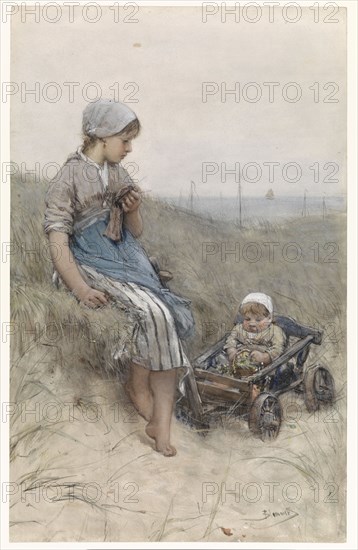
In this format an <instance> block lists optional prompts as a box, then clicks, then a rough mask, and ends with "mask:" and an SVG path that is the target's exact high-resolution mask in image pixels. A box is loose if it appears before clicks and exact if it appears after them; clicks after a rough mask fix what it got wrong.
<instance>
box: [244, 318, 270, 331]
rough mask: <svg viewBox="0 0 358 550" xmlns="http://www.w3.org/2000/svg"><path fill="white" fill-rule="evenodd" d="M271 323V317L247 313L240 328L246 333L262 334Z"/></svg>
mask: <svg viewBox="0 0 358 550" xmlns="http://www.w3.org/2000/svg"><path fill="white" fill-rule="evenodd" d="M270 323H271V317H263V316H262V315H254V314H253V313H247V314H246V315H245V316H244V319H243V321H242V326H243V328H244V329H245V330H247V332H262V331H263V330H265V329H266V328H267V327H268V326H269V325H270Z"/></svg>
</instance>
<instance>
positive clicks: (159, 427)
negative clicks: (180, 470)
mask: <svg viewBox="0 0 358 550" xmlns="http://www.w3.org/2000/svg"><path fill="white" fill-rule="evenodd" d="M149 380H150V387H151V389H152V392H153V416H152V418H151V420H150V422H148V424H147V427H146V429H145V431H146V433H147V434H148V435H149V436H150V437H152V438H153V439H154V440H155V447H156V450H157V451H158V452H160V453H163V455H164V456H174V455H176V452H177V451H176V448H175V447H173V446H172V445H171V444H170V425H171V421H172V414H173V406H174V396H175V387H176V370H175V369H170V370H167V371H161V372H158V371H151V372H150V378H149Z"/></svg>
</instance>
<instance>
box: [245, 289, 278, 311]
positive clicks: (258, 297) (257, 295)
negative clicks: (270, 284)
mask: <svg viewBox="0 0 358 550" xmlns="http://www.w3.org/2000/svg"><path fill="white" fill-rule="evenodd" d="M248 302H255V303H256V304H262V305H264V306H265V308H266V309H267V310H268V311H269V313H270V315H272V313H273V304H272V300H271V298H270V296H268V295H267V294H264V293H263V292H251V294H248V295H247V296H245V298H244V299H243V300H242V302H241V305H242V306H243V305H244V304H247V303H248Z"/></svg>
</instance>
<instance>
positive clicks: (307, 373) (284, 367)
mask: <svg viewBox="0 0 358 550" xmlns="http://www.w3.org/2000/svg"><path fill="white" fill-rule="evenodd" d="M240 320H241V318H240V316H238V318H237V319H236V321H235V323H237V322H239V321H240ZM275 323H276V324H277V325H278V326H279V327H280V328H281V329H282V330H283V331H284V332H285V334H286V336H287V339H288V345H287V347H286V350H285V352H284V353H283V354H282V355H281V356H280V357H278V358H277V359H275V360H274V361H273V362H272V363H271V364H270V365H268V366H266V367H263V368H262V369H261V370H259V371H258V372H256V373H255V374H254V375H251V376H248V377H246V378H240V379H237V378H233V377H231V376H225V375H223V374H219V373H218V370H219V368H220V366H222V365H225V364H226V365H228V359H227V357H226V354H225V353H223V346H224V343H225V337H224V338H222V339H221V340H219V341H218V342H217V343H216V344H215V345H213V346H212V347H211V348H210V349H209V350H208V351H206V352H205V353H202V354H201V355H200V356H199V357H197V358H196V359H195V360H194V362H193V369H192V370H191V371H190V372H189V374H188V376H187V377H186V379H185V396H184V397H182V398H181V399H180V400H179V402H178V404H177V418H179V419H180V420H184V422H187V423H188V424H190V425H191V426H193V427H195V428H196V429H197V430H202V431H203V432H205V431H207V430H208V428H210V426H211V425H212V424H213V422H214V423H216V421H217V419H218V418H220V417H222V416H223V415H227V414H228V412H229V414H231V415H241V416H244V417H246V418H247V420H248V423H249V428H250V430H251V431H252V432H253V433H254V434H256V435H257V436H259V437H261V439H262V440H266V439H274V438H276V437H277V436H278V434H279V431H280V426H281V422H282V407H281V404H280V400H279V396H280V394H282V393H284V392H288V391H292V390H295V391H296V392H299V393H302V394H303V398H304V402H305V405H306V407H307V410H308V411H310V412H312V411H315V410H317V409H319V408H320V407H321V406H322V405H324V404H331V403H332V402H333V401H334V399H335V386H334V379H333V376H332V374H331V373H330V371H329V370H328V368H327V367H326V366H324V365H322V364H316V365H313V366H312V365H311V366H309V367H306V366H305V363H306V360H307V357H308V355H309V351H310V346H311V345H312V344H315V345H320V344H321V341H322V334H323V333H322V331H319V330H316V329H313V328H311V327H307V326H304V325H301V324H299V323H297V322H296V321H295V320H294V319H291V318H290V317H284V316H281V315H277V316H276V317H275ZM293 339H294V341H293ZM253 384H255V385H257V386H259V387H260V388H261V393H260V394H259V395H258V397H256V399H255V400H254V401H253V402H252V398H251V395H252V385H253Z"/></svg>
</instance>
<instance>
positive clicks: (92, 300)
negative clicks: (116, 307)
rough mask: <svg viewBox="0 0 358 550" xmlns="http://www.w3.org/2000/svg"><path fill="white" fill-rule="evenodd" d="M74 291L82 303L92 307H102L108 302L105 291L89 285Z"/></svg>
mask: <svg viewBox="0 0 358 550" xmlns="http://www.w3.org/2000/svg"><path fill="white" fill-rule="evenodd" d="M72 292H73V294H74V295H75V296H76V297H77V298H78V299H79V301H80V302H81V303H82V304H84V305H85V306H88V307H90V308H92V309H94V308H97V307H101V306H103V305H106V304H107V303H108V300H107V297H106V295H105V293H104V292H101V291H100V290H96V289H95V288H92V287H90V286H88V285H86V286H84V287H83V288H81V289H78V290H76V289H74V290H73V291H72Z"/></svg>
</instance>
